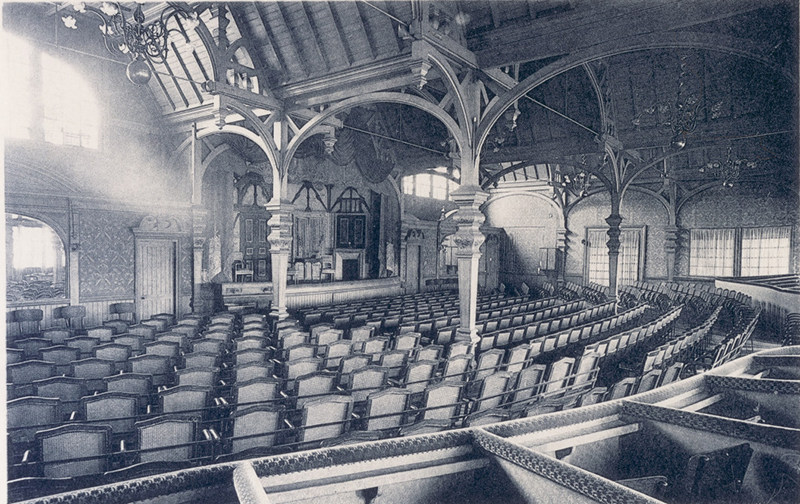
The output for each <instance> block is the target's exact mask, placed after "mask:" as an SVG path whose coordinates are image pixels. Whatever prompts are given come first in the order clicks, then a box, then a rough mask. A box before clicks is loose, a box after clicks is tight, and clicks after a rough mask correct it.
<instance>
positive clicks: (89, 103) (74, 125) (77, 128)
mask: <svg viewBox="0 0 800 504" xmlns="http://www.w3.org/2000/svg"><path fill="white" fill-rule="evenodd" d="M42 94H43V96H42V98H43V104H44V139H45V141H47V142H50V143H54V144H59V145H74V146H80V147H88V148H91V149H96V148H97V147H98V134H99V128H98V125H99V122H100V121H99V118H100V111H99V109H98V107H97V103H96V102H95V99H94V96H93V94H92V92H91V90H90V88H89V86H88V85H87V84H86V82H84V80H83V79H82V78H81V76H80V74H78V72H76V71H75V69H73V68H72V67H71V66H69V65H68V64H66V63H64V62H62V61H61V60H59V59H56V58H54V57H52V56H50V55H49V54H46V53H43V54H42Z"/></svg>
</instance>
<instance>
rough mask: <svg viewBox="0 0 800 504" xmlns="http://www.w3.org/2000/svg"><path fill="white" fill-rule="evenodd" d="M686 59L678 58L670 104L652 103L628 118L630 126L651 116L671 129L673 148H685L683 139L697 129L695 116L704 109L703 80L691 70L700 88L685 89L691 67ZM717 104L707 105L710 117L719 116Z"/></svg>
mask: <svg viewBox="0 0 800 504" xmlns="http://www.w3.org/2000/svg"><path fill="white" fill-rule="evenodd" d="M686 59H687V57H686V56H681V57H680V73H679V78H678V92H677V96H676V99H675V101H674V102H671V103H668V102H658V103H655V104H653V105H651V106H649V107H647V108H645V109H644V110H642V111H641V112H639V113H638V114H636V117H634V118H633V120H632V121H631V122H632V123H633V125H634V126H639V125H640V124H641V121H642V116H643V115H644V114H647V115H651V116H655V117H656V120H657V126H659V127H661V128H664V129H668V130H669V131H670V132H671V134H672V136H671V137H670V147H672V148H673V149H675V150H680V149H683V148H684V147H686V139H687V137H688V136H689V135H691V134H692V133H694V131H695V130H696V129H697V119H698V116H699V115H700V113H701V111H702V110H704V109H705V105H704V104H703V102H702V99H701V97H703V96H705V92H704V90H703V87H704V84H703V80H702V78H700V77H699V76H698V75H697V73H696V72H694V71H693V70H692V71H691V72H692V73H693V74H694V75H695V77H696V80H697V82H698V83H699V86H700V89H699V91H698V92H690V91H688V89H687V87H688V86H687V84H688V83H689V82H690V81H689V80H687V76H688V73H689V71H690V70H691V69H690V68H689V65H688V63H687V62H686ZM721 107H722V102H717V103H714V104H713V105H712V106H711V107H710V108H711V110H710V111H709V112H710V114H711V118H712V119H716V118H717V117H718V116H719V114H720V109H721Z"/></svg>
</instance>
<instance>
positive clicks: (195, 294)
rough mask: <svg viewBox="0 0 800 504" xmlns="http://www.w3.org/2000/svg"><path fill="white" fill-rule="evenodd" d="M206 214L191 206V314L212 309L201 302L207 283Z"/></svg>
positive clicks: (199, 208)
mask: <svg viewBox="0 0 800 504" xmlns="http://www.w3.org/2000/svg"><path fill="white" fill-rule="evenodd" d="M207 215H208V212H207V211H206V210H205V209H203V208H202V207H200V206H196V205H195V206H192V258H193V261H192V264H193V268H192V304H191V306H192V313H209V312H210V311H212V310H213V306H212V307H207V306H205V303H204V302H203V291H202V285H203V283H204V282H207V281H208V279H207V276H208V274H207V271H206V270H205V269H204V268H203V254H204V252H205V245H206V217H207Z"/></svg>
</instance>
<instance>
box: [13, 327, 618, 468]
mask: <svg viewBox="0 0 800 504" xmlns="http://www.w3.org/2000/svg"><path fill="white" fill-rule="evenodd" d="M227 316H228V317H229V315H227ZM203 324H204V322H198V324H197V330H196V331H186V334H184V336H183V338H182V339H180V338H181V337H179V336H172V337H174V338H175V339H176V341H167V343H172V344H173V345H177V347H178V348H179V351H180V353H179V355H178V358H177V361H178V362H179V363H177V367H181V366H183V367H184V369H191V367H192V365H188V367H187V362H189V363H191V362H201V361H202V360H203V359H205V358H210V356H206V355H200V354H212V355H213V354H215V353H217V354H219V355H218V357H219V361H215V362H219V363H220V366H219V374H218V375H216V376H215V377H214V379H213V383H214V384H215V386H214V387H213V394H214V399H217V400H218V401H214V403H213V405H211V406H207V407H204V408H195V409H183V410H180V413H174V414H169V415H164V414H163V413H164V412H163V405H154V404H152V401H149V404H150V406H158V407H156V408H153V409H154V410H155V412H151V413H154V414H159V415H158V416H156V417H152V418H146V419H142V418H141V415H140V416H137V417H136V420H138V422H135V425H136V428H137V434H138V436H139V437H138V438H137V439H136V440H134V441H133V442H130V443H128V445H129V446H128V447H127V448H128V449H127V450H126V451H124V452H121V451H115V450H113V449H111V448H109V449H108V450H105V451H104V452H103V454H102V455H97V456H96V457H94V458H93V457H88V458H90V459H92V458H93V459H96V460H101V459H102V461H101V465H102V467H99V469H98V468H97V467H96V468H95V469H94V471H95V472H94V473H92V474H96V473H97V471H98V470H100V469H102V471H106V473H105V476H104V478H106V479H105V481H108V480H109V479H111V478H121V477H123V476H124V477H132V475H134V474H142V473H143V472H146V471H148V470H150V469H148V468H145V467H141V466H139V467H134V466H133V465H131V466H130V467H125V466H127V465H129V464H130V463H131V461H138V462H140V463H144V462H147V463H152V462H156V459H154V458H153V457H155V455H154V454H160V455H158V456H159V457H163V456H165V454H167V453H173V452H177V453H178V455H176V456H175V457H176V458H180V459H181V460H180V461H176V460H171V461H170V460H164V459H163V458H162V459H160V463H167V462H174V463H176V464H185V463H187V460H191V461H193V462H198V461H210V460H225V459H230V458H239V457H244V456H249V455H251V454H253V453H256V452H259V450H267V452H274V450H276V449H278V450H285V449H301V448H305V447H310V446H318V445H319V444H321V443H324V444H334V443H342V442H350V441H357V440H363V439H374V438H376V437H382V436H386V435H397V434H411V433H419V432H427V431H430V430H439V429H442V428H448V427H452V426H461V425H476V424H478V423H479V422H488V421H496V420H498V419H504V418H509V417H514V416H520V415H528V414H538V413H541V412H544V411H549V410H552V409H553V408H564V407H570V406H575V405H581V404H588V403H591V402H595V401H597V400H600V399H602V398H604V397H605V396H607V395H608V394H607V393H605V391H603V390H602V389H601V388H599V387H596V386H595V385H596V383H595V381H596V378H597V371H598V362H599V357H598V356H597V355H591V354H592V352H589V353H586V354H585V355H584V354H580V355H581V357H580V358H578V359H576V358H575V357H562V358H560V359H558V360H553V361H550V362H549V363H548V360H549V359H548V360H545V361H541V359H539V360H537V357H536V356H534V357H531V354H530V350H531V346H530V342H528V343H525V345H528V348H527V349H526V353H524V354H522V353H521V352H519V350H518V349H516V352H513V350H515V349H512V348H509V349H508V350H506V351H503V350H500V349H491V350H489V349H487V350H485V351H481V350H479V352H478V355H477V358H475V357H473V356H472V355H469V354H467V353H462V349H463V352H466V351H467V350H468V345H467V344H465V343H460V342H456V343H453V344H450V345H424V344H422V342H423V340H422V339H421V338H420V335H418V334H411V333H405V334H398V335H375V334H374V328H371V327H364V328H352V329H350V330H349V331H347V332H345V331H340V330H338V329H336V328H334V327H325V326H319V327H314V328H308V329H310V330H308V331H306V330H305V329H306V328H304V327H300V326H299V325H297V326H292V324H291V322H289V323H281V324H276V326H275V327H274V328H273V329H272V330H271V331H270V330H267V329H266V327H264V328H263V330H261V331H260V332H259V333H257V334H255V333H252V332H251V333H249V334H247V335H246V334H245V333H246V332H247V331H244V330H243V329H244V327H245V325H246V323H245V322H244V320H238V319H233V320H232V326H233V327H235V329H234V331H232V332H229V333H227V336H225V337H221V338H220V340H221V341H224V345H223V346H222V348H213V347H215V346H217V347H219V345H215V344H213V343H212V341H214V340H215V338H214V337H209V336H211V335H212V334H214V331H211V332H208V330H207V329H208V328H209V327H211V326H213V319H212V322H211V324H209V325H205V326H204V325H203ZM282 324H283V325H282ZM189 325H191V324H189ZM610 325H611V324H610V322H609V328H610ZM600 328H601V329H602V323H601V325H600ZM624 328H625V326H624V324H619V323H617V325H616V327H615V330H622V329H624ZM164 329H166V327H165V328H164ZM170 329H174V327H171V328H170ZM203 329H205V330H203ZM251 331H252V329H251ZM337 331H338V332H337ZM173 332H174V331H172V330H170V331H169V333H173ZM179 332H180V331H179ZM188 333H191V334H188ZM304 333H307V334H304ZM298 334H299V336H298ZM162 336H163V335H162ZM156 337H157V336H156ZM179 339H180V340H179ZM568 339H569V338H567V341H568ZM181 341H183V342H184V343H183V344H184V345H185V346H183V347H182V346H181ZM554 341H558V339H556V340H554ZM579 341H580V340H579ZM579 341H578V342H579ZM578 342H575V343H578ZM160 343H161V342H160ZM541 343H542V344H543V343H544V342H543V341H542V342H541ZM145 345H146V344H145ZM173 345H160V346H163V347H165V348H166V347H172V348H174V346H173ZM370 345H374V347H371V346H370ZM340 347H341V349H342V353H341V354H340V353H339V350H338V349H339V348H340ZM348 348H349V350H347V349H348ZM378 348H380V350H376V351H365V350H372V349H378ZM539 348H540V349H541V348H542V347H539ZM556 348H557V346H556ZM147 349H149V347H148V348H147ZM293 349H297V350H293ZM215 350H216V352H215ZM250 350H258V352H255V353H254V354H253V355H258V361H257V362H248V363H246V364H244V363H243V362H238V356H240V355H244V354H242V353H241V352H245V351H250ZM308 352H311V355H309V353H308ZM195 353H197V354H198V355H197V356H192V354H195ZM250 353H253V352H250ZM142 355H143V356H146V355H147V353H146V350H145V353H144V354H142ZM142 355H140V356H137V357H141V356H142ZM444 355H447V357H448V358H447V359H446V360H445V359H443V356H444ZM512 355H513V356H512ZM187 356H188V359H189V360H188V361H187ZM137 357H132V358H131V359H136V358H137ZM393 359H397V360H393ZM516 359H519V360H516ZM359 361H360V362H359ZM297 363H300V364H304V365H305V364H308V367H307V368H306V367H303V366H300V365H297V367H295V366H296V364H297ZM336 364H338V367H337V366H336ZM381 364H383V365H381ZM242 366H245V367H242ZM248 366H249V367H250V368H251V369H250V371H253V372H254V374H247V373H244V374H242V373H240V371H242V370H244V369H245V368H246V367H248ZM312 369H313V370H312ZM290 370H291V371H290ZM180 371H181V369H175V366H173V369H172V375H171V376H172V379H173V380H176V379H177V380H179V379H180V378H179V377H180V376H188V374H189V373H185V374H184V373H180ZM260 373H265V374H264V375H262V374H260ZM267 373H268V374H267ZM123 374H126V373H123ZM127 374H133V373H127ZM140 374H146V373H140ZM192 374H194V373H192ZM276 375H277V376H276ZM362 375H363V376H362ZM390 375H393V377H392V378H390V377H389V376H390ZM150 376H151V378H152V377H155V374H151V375H150ZM383 377H385V378H383ZM105 378H110V377H105ZM128 378H130V376H129V377H128ZM362 378H363V380H364V382H363V383H362V382H360V381H359V380H361V379H362ZM384 379H385V380H386V381H385V382H384V381H383V380H384ZM390 379H391V380H393V381H389V380H390ZM111 381H113V380H107V382H111ZM176 383H177V385H176ZM376 383H377V385H375V384H376ZM373 385H374V386H375V388H371V387H372V386H373ZM162 386H163V387H167V388H176V387H184V389H186V390H189V389H188V388H187V387H198V388H202V387H201V386H200V385H189V384H187V383H184V384H180V383H179V382H176V381H171V382H167V383H165V384H164V385H162ZM151 387H153V388H155V389H156V390H155V391H153V389H152V388H151V394H150V397H153V396H156V397H159V398H160V400H161V401H162V402H163V398H164V397H166V396H168V395H169V394H165V392H167V390H166V389H162V390H158V386H156V385H151ZM98 395H100V394H98ZM93 402H94V401H91V400H87V401H86V403H89V404H91V403H93ZM140 411H141V410H140ZM156 420H157V421H156ZM87 423H91V424H95V423H101V422H97V421H91V422H84V424H87ZM76 425H80V424H71V425H70V426H69V427H70V429H65V433H66V431H67V430H70V431H74V430H75V426H76ZM179 426H183V427H181V428H180V430H181V431H182V432H184V434H183V437H182V438H181V439H180V440H177V438H174V439H172V440H170V442H171V443H177V444H174V445H172V446H173V447H178V448H186V450H182V449H177V450H169V449H166V448H164V446H165V443H164V441H165V439H164V434H163V432H164V430H165V429H166V428H167V427H169V429H175V430H178V429H179ZM95 430H96V431H97V432H92V433H91V434H92V435H97V436H98V438H102V437H103V436H105V437H106V438H107V439H111V438H113V437H114V434H113V429H111V430H110V431H105V434H103V433H102V432H101V431H102V429H100V430H97V429H95ZM76 432H77V431H76ZM69 434H70V435H72V434H73V432H69ZM148 436H149V437H150V438H152V439H157V440H158V441H159V445H158V446H155V445H148V444H147V443H145V442H144V441H143V440H144V439H145V438H148ZM159 436H160V437H159ZM40 438H41V440H43V439H45V438H47V439H50V438H49V437H47V436H40ZM178 441H180V442H178ZM41 446H44V444H43V441H42V445H41ZM252 450H255V452H254V451H252ZM40 452H41V447H40ZM142 454H144V455H145V457H144V458H142V457H141V455H142ZM126 457H127V458H126ZM39 462H40V464H39V466H37V467H39V468H41V467H43V466H46V465H47V464H45V463H44V461H43V460H40V461H39ZM49 463H50V466H51V467H67V466H65V465H64V464H71V463H72V462H69V461H67V462H63V461H55V462H54V461H53V460H50V461H49ZM16 465H17V468H19V467H20V465H19V464H16ZM33 465H34V466H35V465H36V464H33ZM134 465H138V464H134ZM69 467H74V466H69ZM159 467H161V469H163V467H164V466H159ZM117 468H120V469H117ZM115 469H116V470H115ZM109 470H110V471H109ZM153 470H155V469H153ZM102 471H101V472H102ZM137 471H140V472H137ZM112 473H115V474H112Z"/></svg>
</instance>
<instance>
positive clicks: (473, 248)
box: [452, 185, 489, 344]
mask: <svg viewBox="0 0 800 504" xmlns="http://www.w3.org/2000/svg"><path fill="white" fill-rule="evenodd" d="M488 197H489V193H487V192H485V191H483V190H482V189H481V188H480V187H479V186H477V185H466V186H461V187H460V188H459V189H458V190H456V191H455V192H454V193H453V194H452V199H453V201H454V202H455V203H456V205H458V211H457V212H456V214H455V221H456V224H457V226H458V230H457V231H456V234H455V238H454V240H455V243H456V246H457V247H458V250H457V252H456V257H457V258H458V297H459V307H460V314H461V323H460V325H459V327H458V329H457V330H456V336H455V339H456V340H465V341H471V342H472V343H473V344H476V343H478V341H480V338H479V336H478V331H477V328H476V327H475V320H476V317H477V313H476V310H477V304H478V261H479V260H480V257H481V252H480V247H481V245H482V244H483V242H484V240H485V239H486V237H485V236H484V235H483V233H482V232H481V231H480V227H481V224H483V222H484V221H485V220H486V216H485V215H484V214H483V212H482V211H481V208H480V207H481V205H482V204H483V203H484V202H485V201H486V200H487V199H488Z"/></svg>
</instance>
